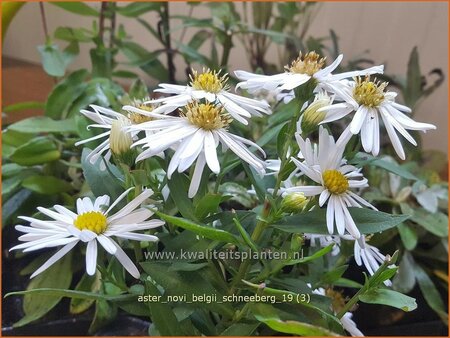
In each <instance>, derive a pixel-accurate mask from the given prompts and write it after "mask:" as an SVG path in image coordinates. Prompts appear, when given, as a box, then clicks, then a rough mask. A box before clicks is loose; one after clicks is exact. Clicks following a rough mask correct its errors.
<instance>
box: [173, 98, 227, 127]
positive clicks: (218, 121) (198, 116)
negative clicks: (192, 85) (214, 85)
mask: <svg viewBox="0 0 450 338" xmlns="http://www.w3.org/2000/svg"><path fill="white" fill-rule="evenodd" d="M181 116H184V117H186V118H187V119H188V120H189V122H190V123H192V124H194V125H196V126H197V127H200V128H202V129H205V130H215V129H220V128H226V127H228V125H229V124H230V123H231V121H232V119H231V118H230V115H228V114H226V113H224V108H223V107H218V106H215V105H213V104H211V103H206V104H203V103H201V104H198V103H197V102H193V103H190V104H188V106H187V108H186V111H185V112H181Z"/></svg>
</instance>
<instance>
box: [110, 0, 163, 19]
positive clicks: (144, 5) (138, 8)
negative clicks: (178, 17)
mask: <svg viewBox="0 0 450 338" xmlns="http://www.w3.org/2000/svg"><path fill="white" fill-rule="evenodd" d="M161 6H162V4H161V2H132V3H130V4H128V5H125V6H118V7H117V13H119V14H121V15H123V16H126V17H129V18H135V17H138V16H140V15H142V14H144V13H147V12H150V11H157V12H158V11H160V9H161Z"/></svg>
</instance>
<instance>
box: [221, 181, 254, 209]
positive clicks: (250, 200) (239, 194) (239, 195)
mask: <svg viewBox="0 0 450 338" xmlns="http://www.w3.org/2000/svg"><path fill="white" fill-rule="evenodd" d="M219 192H220V193H221V194H222V195H224V196H231V200H232V201H235V202H237V203H239V204H241V205H242V206H244V207H245V208H249V209H250V208H252V206H254V204H255V198H254V197H253V196H252V195H250V194H249V193H248V191H247V188H245V187H243V186H242V185H240V184H237V183H234V182H225V183H223V184H221V185H220V187H219Z"/></svg>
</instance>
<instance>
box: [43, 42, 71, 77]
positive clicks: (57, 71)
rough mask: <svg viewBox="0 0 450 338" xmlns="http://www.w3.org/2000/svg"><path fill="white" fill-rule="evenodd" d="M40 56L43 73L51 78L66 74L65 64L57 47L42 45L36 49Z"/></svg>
mask: <svg viewBox="0 0 450 338" xmlns="http://www.w3.org/2000/svg"><path fill="white" fill-rule="evenodd" d="M37 49H38V51H39V54H41V60H42V66H43V67H44V70H45V72H46V73H47V74H48V75H51V76H56V77H59V76H64V74H65V72H66V63H65V61H64V58H63V55H62V53H61V51H60V50H59V47H58V46H57V45H55V44H52V45H43V46H38V47H37Z"/></svg>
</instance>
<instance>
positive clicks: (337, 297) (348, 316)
mask: <svg viewBox="0 0 450 338" xmlns="http://www.w3.org/2000/svg"><path fill="white" fill-rule="evenodd" d="M307 285H308V287H309V288H311V284H310V283H307ZM312 293H313V294H316V295H320V296H326V297H329V298H331V299H332V302H331V310H332V311H333V312H334V313H335V314H337V313H338V312H339V311H340V310H341V308H342V307H343V306H344V304H345V299H344V297H343V296H342V294H341V293H340V292H337V291H334V290H332V289H327V290H325V289H324V288H317V289H314V290H312ZM352 317H353V314H352V313H351V312H346V313H344V315H343V316H342V318H340V319H339V321H340V322H341V324H342V327H343V328H344V330H345V331H347V332H348V333H350V334H351V335H352V337H364V334H363V333H362V332H361V331H360V330H359V329H358V327H357V326H356V323H355V322H354V321H353V319H352Z"/></svg>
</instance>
